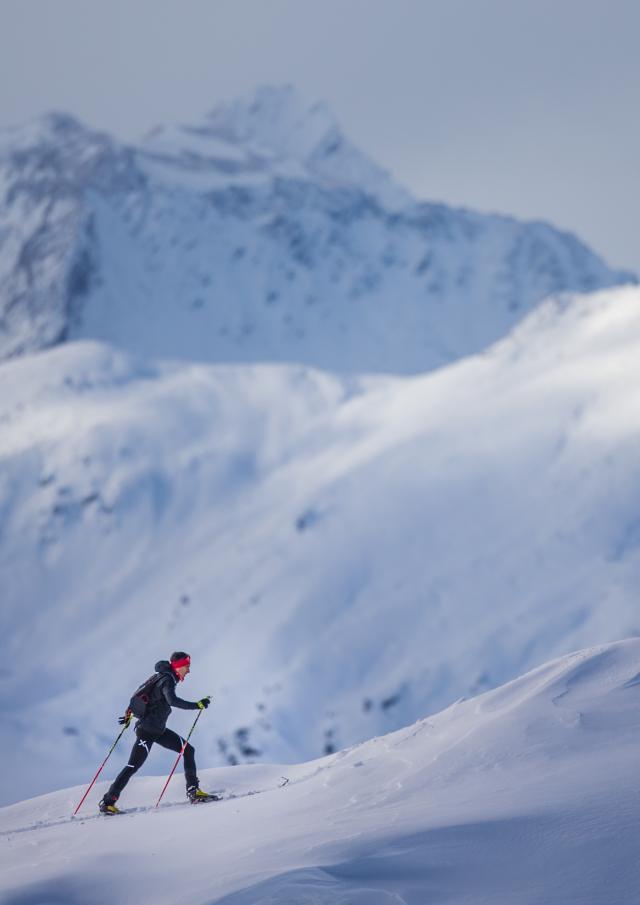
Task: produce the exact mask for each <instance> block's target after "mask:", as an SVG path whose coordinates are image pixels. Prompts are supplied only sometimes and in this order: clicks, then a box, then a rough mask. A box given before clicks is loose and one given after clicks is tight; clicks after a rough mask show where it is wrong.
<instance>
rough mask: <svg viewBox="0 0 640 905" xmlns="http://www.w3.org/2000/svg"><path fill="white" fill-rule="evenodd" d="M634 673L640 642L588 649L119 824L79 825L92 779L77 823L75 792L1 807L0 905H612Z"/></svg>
mask: <svg viewBox="0 0 640 905" xmlns="http://www.w3.org/2000/svg"><path fill="white" fill-rule="evenodd" d="M639 667H640V641H638V640H632V641H627V642H623V643H619V644H615V645H611V646H602V647H598V648H595V649H591V650H587V651H582V652H580V653H577V654H573V655H570V656H567V657H564V658H562V659H559V660H556V661H554V662H551V663H548V664H546V665H545V666H542V667H540V668H538V669H536V670H535V671H533V672H531V673H529V674H528V675H525V676H523V677H521V678H519V679H517V680H516V681H513V682H511V683H509V684H508V685H505V686H503V687H502V688H499V689H497V690H495V691H491V692H488V693H486V694H483V695H481V696H480V697H476V698H474V699H473V700H468V701H461V702H458V703H456V704H455V705H453V706H452V707H450V708H449V709H448V710H445V711H444V712H442V713H439V714H437V715H436V716H433V717H430V718H428V719H424V720H421V721H419V722H417V723H416V724H415V725H413V726H410V727H408V728H406V729H402V730H401V731H399V732H396V733H394V734H392V735H387V736H385V737H382V738H374V739H372V740H371V741H368V742H365V743H364V744H362V745H360V746H358V747H355V748H352V749H350V750H346V751H342V752H340V753H338V754H334V755H332V756H330V757H326V758H323V759H322V760H318V761H315V762H312V763H306V764H300V765H298V766H293V767H292V766H286V767H280V768H278V767H273V766H271V767H263V766H253V767H249V766H243V767H233V768H231V767H226V768H221V769H218V770H210V771H205V772H204V773H203V774H202V776H203V779H204V781H205V784H206V785H207V786H208V787H209V788H216V789H223V790H224V791H225V794H226V795H234V794H235V795H238V796H242V797H235V798H232V799H231V800H227V801H222V802H220V803H216V804H210V805H206V806H201V807H199V808H193V807H191V806H190V805H184V806H179V802H181V801H184V798H183V794H184V793H183V788H182V779H181V777H176V778H175V779H174V780H173V782H172V785H171V786H170V789H169V793H168V801H167V804H166V806H162V807H161V808H160V809H159V810H158V811H154V810H153V809H148V810H142V811H139V812H137V813H133V814H131V815H130V816H122V817H117V818H105V817H99V816H95V815H96V810H95V809H96V802H97V800H98V798H99V796H100V795H101V794H102V793H103V792H104V789H105V785H104V784H102V785H101V786H100V787H99V788H98V787H96V788H95V789H94V791H93V792H92V794H91V798H90V800H89V801H88V803H87V805H85V815H86V816H87V817H89V819H79V820H75V821H72V820H71V819H70V817H69V815H70V813H71V812H72V810H73V809H74V807H75V805H76V804H77V802H78V801H79V799H80V797H81V795H82V793H83V788H82V787H81V786H76V787H75V788H72V789H68V790H66V791H62V792H56V793H53V794H50V795H47V796H44V797H43V798H37V799H34V800H32V801H25V802H23V803H21V804H17V805H14V806H12V807H8V808H4V809H2V810H0V834H1V840H0V841H1V842H2V845H1V846H0V863H1V864H2V871H1V872H0V896H1V897H2V898H1V899H0V901H1V902H2V905H36V903H38V905H40V903H44V902H47V903H54V902H60V903H62V902H64V903H65V905H108V903H109V905H110V903H112V902H118V903H119V905H139V903H140V902H154V903H155V905H284V903H296V905H425V903H427V902H428V903H429V905H441V903H442V905H445V903H446V905H450V903H455V905H464V903H468V905H471V903H473V905H514V903H518V905H629V903H632V902H636V901H637V900H638V895H639V894H640V867H639V865H638V858H637V815H638V811H639V810H640V791H639V787H638V781H637V777H638V766H637V765H638V733H639V732H640V708H639V707H638V695H639V694H640V673H639ZM213 716H214V715H213V713H212V712H211V711H208V712H207V714H206V719H211V718H212V717H213ZM120 755H121V756H122V752H120ZM283 776H286V778H288V780H289V782H288V783H286V785H285V784H284V778H283ZM162 782H163V780H162V778H161V777H159V776H157V777H150V776H146V777H144V778H138V777H136V778H135V779H134V780H133V781H132V783H131V785H130V787H129V788H128V790H127V792H126V798H127V802H126V803H127V804H128V805H129V806H130V807H138V808H142V807H144V806H147V807H148V806H149V805H153V803H154V801H155V799H156V797H157V795H158V792H159V789H160V788H161V785H162ZM250 792H258V793H259V794H253V795H252V794H248V793H250ZM123 797H124V796H123ZM81 814H82V812H81Z"/></svg>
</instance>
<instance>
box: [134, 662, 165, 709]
mask: <svg viewBox="0 0 640 905" xmlns="http://www.w3.org/2000/svg"><path fill="white" fill-rule="evenodd" d="M161 678H162V676H161V675H160V673H157V672H154V674H153V675H152V676H149V678H148V679H147V680H146V681H145V682H143V683H142V685H141V686H140V688H138V689H137V690H136V691H134V693H133V694H132V696H131V700H130V701H129V710H130V711H131V713H132V714H133V715H134V716H135V717H136V718H137V719H139V720H141V719H143V718H144V716H145V714H146V712H147V705H148V704H149V698H150V697H151V692H152V691H153V688H154V686H155V685H156V683H157V682H158V681H159V679H161Z"/></svg>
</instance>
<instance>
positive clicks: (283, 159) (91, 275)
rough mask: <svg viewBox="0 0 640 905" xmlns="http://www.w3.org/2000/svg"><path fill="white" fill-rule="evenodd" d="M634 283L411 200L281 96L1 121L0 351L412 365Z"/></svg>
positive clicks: (556, 244) (525, 227)
mask: <svg viewBox="0 0 640 905" xmlns="http://www.w3.org/2000/svg"><path fill="white" fill-rule="evenodd" d="M632 279H633V278H632V277H630V276H629V275H628V274H622V273H619V272H614V271H612V270H610V269H609V268H608V267H607V266H606V265H605V264H604V263H603V262H602V261H601V260H600V259H599V258H598V257H597V256H596V255H594V254H593V253H592V252H591V251H590V250H589V249H587V248H586V247H585V246H584V245H583V244H582V243H581V242H579V241H578V240H577V239H576V238H574V237H573V236H571V235H569V234H567V233H562V232H559V231H558V230H555V229H553V228H552V227H551V226H548V225H546V224H544V223H520V222H517V221H516V220H512V219H509V218H506V217H498V216H489V215H482V214H477V213H472V212H470V211H465V210H453V209H451V208H448V207H446V206H444V205H440V204H421V203H417V202H415V201H412V199H411V197H410V196H409V195H408V194H407V193H406V192H404V191H403V190H402V189H400V188H398V187H397V186H396V185H395V184H394V183H393V182H392V180H391V179H390V177H389V176H388V174H386V173H385V172H383V171H382V170H381V169H380V168H379V167H378V166H376V165H375V164H374V163H373V162H372V161H370V160H369V159H368V158H367V157H366V155H364V154H363V153H362V152H360V151H359V150H358V149H356V148H355V147H354V146H353V145H352V144H351V143H350V142H349V141H348V140H347V139H346V138H345V136H344V135H343V133H342V132H341V130H340V128H339V127H338V125H337V124H336V122H335V120H334V119H333V117H332V116H331V114H330V113H329V112H328V111H327V109H326V108H325V107H323V106H322V105H315V106H313V107H311V108H308V107H306V106H305V105H304V104H302V103H301V102H300V100H299V98H298V97H297V96H296V94H295V92H294V91H293V90H292V89H287V88H285V89H262V90H261V91H259V92H258V93H257V94H256V96H255V97H254V98H251V99H250V100H248V101H238V102H236V103H233V104H230V105H226V106H223V107H220V108H218V109H217V110H215V111H214V112H213V113H211V114H210V115H209V116H207V117H205V118H204V119H203V120H202V122H200V123H196V124H194V125H189V126H179V127H171V128H159V129H157V130H155V131H154V132H152V133H151V134H150V135H149V136H147V138H146V139H145V140H144V141H142V142H141V143H140V144H139V145H136V146H125V145H123V144H122V143H120V142H118V141H116V140H114V139H112V138H110V137H109V136H107V135H104V134H100V133H96V132H94V131H91V130H89V129H87V128H85V127H84V126H82V125H81V124H80V123H78V122H77V121H75V120H73V119H72V118H70V117H69V116H64V115H50V116H47V117H44V118H42V119H41V120H39V121H37V122H34V123H31V124H29V125H28V126H26V127H23V128H19V129H14V130H10V131H5V132H3V133H1V134H0V359H1V358H7V357H15V356H18V355H21V354H24V353H25V352H31V351H36V350H39V349H43V348H47V347H49V346H52V345H55V344H56V343H59V342H62V341H64V340H67V339H73V338H89V339H95V340H99V341H106V342H110V343H115V344H116V345H118V346H119V347H121V348H124V349H126V350H128V351H130V352H132V353H133V354H139V355H144V356H150V357H163V358H167V357H169V358H182V359H188V360H200V361H211V362H248V363H255V362H301V363H305V364H308V365H312V366H317V367H322V368H329V369H335V370H338V371H343V372H350V373H362V372H389V373H404V374H407V373H417V372H423V371H426V370H428V369H431V368H434V367H438V366H440V365H443V364H446V363H449V362H451V361H454V360H456V359H458V358H460V357H462V356H465V355H469V354H473V353H476V352H479V351H481V350H482V349H484V348H485V347H486V346H487V345H489V344H490V343H492V342H495V341H496V340H497V339H499V338H500V337H502V336H504V335H506V334H507V333H508V332H509V330H510V329H511V328H512V327H513V326H514V325H515V324H516V323H517V322H518V321H519V320H521V319H522V318H523V316H525V315H526V314H527V313H528V312H529V311H530V310H531V309H532V308H534V307H535V306H536V305H537V304H538V303H539V302H540V301H541V300H542V299H543V298H545V297H546V296H547V295H549V294H550V293H555V292H558V291H564V290H573V291H590V290H594V289H598V288H602V287H607V286H612V285H615V284H618V283H621V282H628V281H630V280H632Z"/></svg>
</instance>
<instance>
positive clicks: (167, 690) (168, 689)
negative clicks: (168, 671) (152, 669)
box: [162, 681, 199, 710]
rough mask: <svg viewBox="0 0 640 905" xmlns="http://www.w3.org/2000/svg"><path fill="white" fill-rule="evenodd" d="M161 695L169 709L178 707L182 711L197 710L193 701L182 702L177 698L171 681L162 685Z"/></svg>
mask: <svg viewBox="0 0 640 905" xmlns="http://www.w3.org/2000/svg"><path fill="white" fill-rule="evenodd" d="M162 693H163V695H164V697H165V700H166V702H167V704H168V705H169V706H170V707H180V708H181V709H182V710H199V707H198V705H197V704H196V702H195V701H183V700H182V698H179V697H178V695H177V694H176V691H175V688H174V687H173V682H172V681H169V682H163V683H162Z"/></svg>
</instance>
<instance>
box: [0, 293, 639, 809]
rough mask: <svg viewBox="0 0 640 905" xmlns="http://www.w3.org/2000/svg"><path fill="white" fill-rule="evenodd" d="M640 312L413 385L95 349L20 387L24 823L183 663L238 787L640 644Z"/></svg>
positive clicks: (18, 561) (40, 367)
mask: <svg viewBox="0 0 640 905" xmlns="http://www.w3.org/2000/svg"><path fill="white" fill-rule="evenodd" d="M639 302H640V295H639V290H638V289H636V288H628V289H617V290H611V291H605V292H601V293H595V294H593V295H591V296H585V297H582V298H579V297H574V298H572V299H567V298H564V299H563V298H561V299H557V300H553V301H550V302H549V303H548V304H547V305H546V306H545V307H544V308H543V309H541V310H540V311H537V312H535V313H534V314H533V315H532V316H531V318H530V319H529V320H528V321H526V322H525V323H524V324H523V325H522V326H521V327H520V328H519V329H518V330H517V331H516V333H515V334H514V335H513V336H512V337H510V338H508V339H506V340H504V341H503V342H501V343H500V344H498V345H497V346H495V347H494V348H493V349H491V350H489V351H488V352H487V353H486V354H485V355H482V356H478V357H476V358H473V359H470V360H468V361H464V362H460V363H457V364H456V365H454V366H452V367H450V368H447V369H444V370H442V371H440V372H438V373H436V374H430V375H424V376H421V377H416V378H382V377H376V378H366V379H365V378H360V379H355V378H337V377H335V376H332V375H328V374H324V373H321V372H317V371H313V370H310V369H305V368H300V367H282V366H264V365H263V366H254V367H251V368H247V367H236V366H224V367H223V366H217V367H213V366H205V365H197V366H196V365H178V364H166V363H165V364H162V363H156V364H150V363H148V362H146V361H145V360H142V359H135V358H132V357H131V356H129V355H126V354H125V353H122V352H120V351H117V350H114V349H113V348H110V347H106V346H104V345H100V344H95V343H70V344H67V345H66V346H61V347H59V348H57V349H54V350H51V351H49V352H46V353H41V354H39V355H34V356H30V357H29V358H24V359H21V360H17V361H15V362H7V363H5V364H4V365H3V366H2V367H0V425H1V428H2V430H1V433H0V515H1V519H2V522H1V523H2V545H1V546H0V572H1V573H2V574H3V575H9V576H11V580H10V581H9V582H8V584H7V586H6V587H5V588H4V589H3V608H2V612H1V613H0V636H1V637H2V638H3V639H4V640H3V653H2V662H3V664H5V666H4V667H3V675H2V678H3V681H2V684H1V686H0V695H1V696H0V706H1V708H2V720H1V721H0V743H2V745H3V749H4V751H5V758H6V760H7V762H8V763H9V764H10V769H9V771H8V772H7V774H5V775H4V779H3V783H4V786H3V788H2V790H1V794H2V796H3V799H4V801H7V800H11V798H12V797H13V796H15V794H16V789H19V788H23V787H25V784H26V786H27V787H28V788H29V789H31V790H32V791H34V792H36V791H48V790H50V789H51V788H52V787H55V786H58V787H60V786H62V785H69V784H71V783H73V782H74V781H75V777H76V776H77V771H78V769H79V768H81V767H82V766H83V765H84V764H86V763H87V761H92V760H99V757H100V751H101V750H102V749H103V748H104V746H105V743H108V742H109V734H110V731H111V730H110V728H109V727H114V726H115V717H116V716H117V715H118V714H119V713H121V712H122V710H123V708H124V706H125V705H126V702H127V701H128V698H129V696H130V694H131V692H132V690H133V688H135V686H136V685H137V684H138V683H139V681H141V678H144V677H146V675H147V674H148V673H149V672H150V671H151V669H152V667H153V663H155V662H156V660H157V659H158V657H159V656H166V655H167V654H168V653H169V652H170V651H171V650H173V649H176V648H182V649H185V650H188V651H189V652H190V653H191V654H192V656H193V658H194V659H193V671H192V675H191V676H190V677H189V680H188V683H187V685H186V686H185V687H184V689H183V692H184V694H185V696H186V697H188V698H191V699H194V698H197V697H198V696H201V695H203V694H206V693H210V692H211V693H213V695H214V702H215V707H214V711H213V712H214V713H215V719H211V720H208V721H207V723H206V726H204V727H202V729H199V738H200V740H199V746H200V748H201V750H202V753H203V757H204V758H205V760H206V762H207V763H209V764H216V763H217V764H221V763H233V762H244V761H247V760H249V761H252V760H263V761H276V762H285V761H291V760H300V759H308V758H312V757H314V756H318V755H319V754H321V753H323V752H324V751H326V752H330V751H334V750H337V749H338V748H342V747H344V746H345V745H349V744H353V743H356V742H358V741H361V740H362V739H365V738H369V737H371V736H372V735H373V734H382V733H384V732H387V731H389V730H391V729H395V728H397V727H399V726H401V725H404V724H406V723H408V722H410V721H411V720H414V719H416V718H417V717H419V716H421V715H424V714H425V713H429V712H433V711H434V710H437V709H439V708H441V707H443V706H445V705H447V704H448V703H450V702H451V701H452V700H455V699H456V698H458V697H460V696H461V695H468V694H473V693H476V692H478V691H481V690H484V689H486V688H490V687H495V686H496V685H498V684H500V683H501V682H504V681H506V680H507V679H509V678H511V677H513V676H514V675H516V674H518V673H520V672H522V671H524V670H526V669H529V668H530V667H532V666H535V665H536V664H537V663H540V662H541V661H542V660H544V659H545V658H547V657H550V656H555V655H559V654H562V653H565V652H567V651H569V650H574V649H576V648H579V647H583V646H585V645H589V644H593V643H598V642H600V641H602V640H615V639H617V638H622V637H628V636H630V635H634V634H637V633H638V632H639V631H640V624H639V623H638V614H637V606H636V588H637V574H638V568H639V565H640V532H639V531H638V516H637V513H638V504H639V501H638V487H639V486H640V474H639V473H638V461H639V458H638V425H639V424H640V409H639V401H638V395H637V394H636V393H633V392H630V391H629V388H630V386H631V387H632V386H635V385H637V383H638V381H639V380H640V373H639V371H638V367H639V365H638V362H640V350H639V349H638V337H639V336H640V323H639V318H640V304H639ZM71 435H72V436H73V443H69V436H71ZM70 663H73V665H74V668H73V670H70V669H69V664H70ZM6 664H11V667H10V668H9V667H8V666H7V665H6ZM140 673H142V676H141V675H140ZM96 702H99V705H98V704H97V703H96ZM175 721H176V726H177V728H179V730H182V731H185V730H186V729H187V728H188V725H189V723H188V716H186V717H185V715H184V714H177V715H176V716H175ZM43 744H46V746H47V750H48V751H49V756H48V758H47V762H46V764H43V763H42V757H41V746H42V745H43ZM161 760H162V756H161V755H160V754H158V755H157V762H161Z"/></svg>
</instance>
